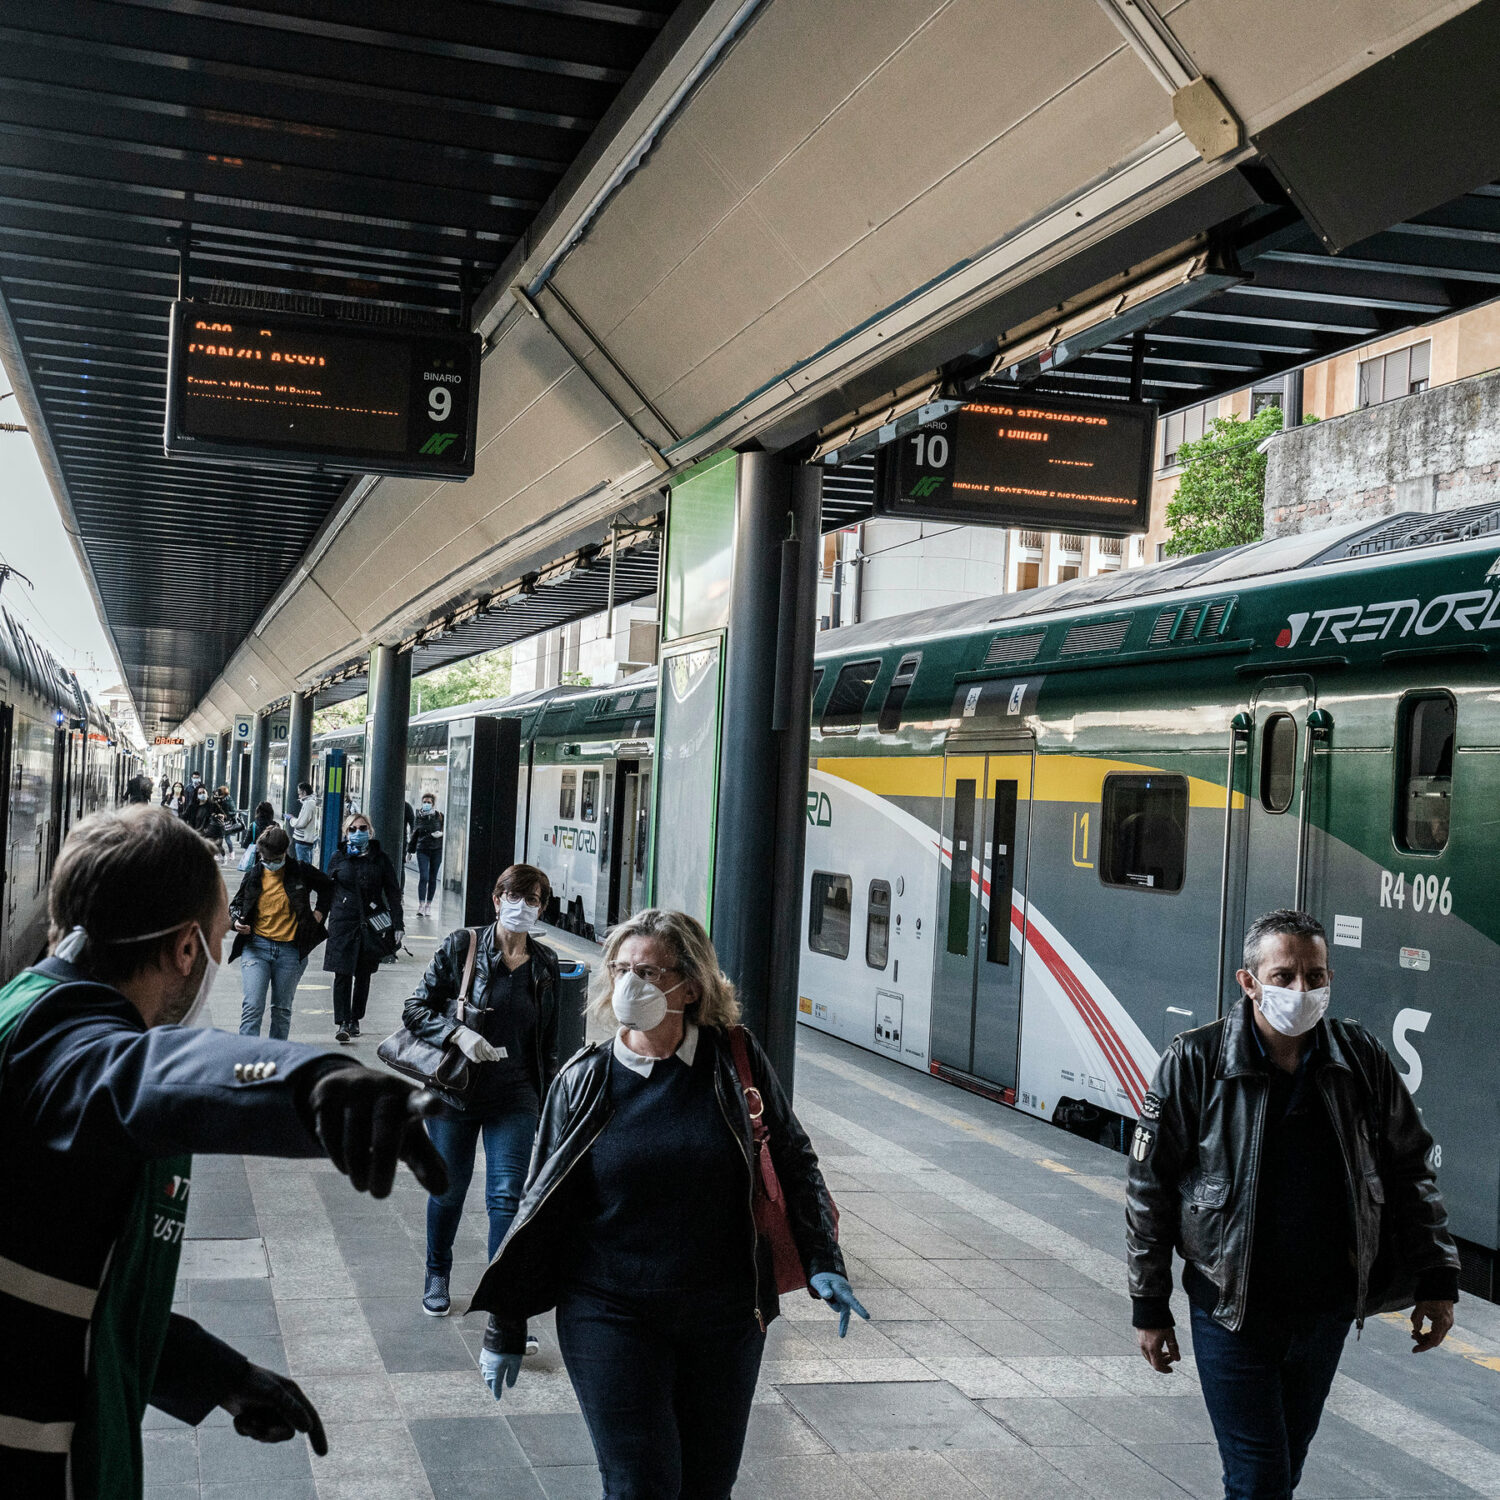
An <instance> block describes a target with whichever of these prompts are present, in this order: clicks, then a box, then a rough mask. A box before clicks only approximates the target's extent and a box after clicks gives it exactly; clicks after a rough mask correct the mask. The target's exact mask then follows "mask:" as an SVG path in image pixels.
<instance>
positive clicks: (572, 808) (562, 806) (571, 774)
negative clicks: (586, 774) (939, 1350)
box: [557, 771, 578, 818]
mask: <svg viewBox="0 0 1500 1500" xmlns="http://www.w3.org/2000/svg"><path fill="white" fill-rule="evenodd" d="M557 815H558V817H560V818H575V817H577V816H578V772H577V771H564V772H563V773H562V789H561V791H559V792H558V794H557Z"/></svg>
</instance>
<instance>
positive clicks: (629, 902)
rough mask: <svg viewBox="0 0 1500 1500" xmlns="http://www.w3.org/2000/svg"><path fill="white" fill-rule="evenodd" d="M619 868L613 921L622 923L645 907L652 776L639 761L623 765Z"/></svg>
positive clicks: (613, 887) (612, 897) (613, 892)
mask: <svg viewBox="0 0 1500 1500" xmlns="http://www.w3.org/2000/svg"><path fill="white" fill-rule="evenodd" d="M618 798H619V808H620V816H619V820H618V830H617V833H616V836H615V860H616V867H615V869H614V870H613V871H611V873H610V904H611V908H612V911H613V913H614V915H613V916H612V918H611V920H612V921H614V922H623V921H624V920H625V919H626V918H627V917H631V916H634V915H635V913H636V912H638V911H639V910H640V909H641V908H642V907H643V906H644V905H645V904H646V844H647V840H648V837H649V835H650V827H651V772H650V771H648V770H643V769H642V768H641V765H640V762H639V761H633V760H626V761H621V762H620V790H619V793H618Z"/></svg>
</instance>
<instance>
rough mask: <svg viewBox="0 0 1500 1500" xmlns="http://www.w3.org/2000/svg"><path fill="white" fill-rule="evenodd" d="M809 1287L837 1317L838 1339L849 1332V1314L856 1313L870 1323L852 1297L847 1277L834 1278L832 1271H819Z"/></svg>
mask: <svg viewBox="0 0 1500 1500" xmlns="http://www.w3.org/2000/svg"><path fill="white" fill-rule="evenodd" d="M810 1285H811V1286H812V1289H813V1291H815V1292H816V1293H817V1294H818V1295H819V1296H820V1297H821V1298H822V1299H823V1300H824V1301H825V1302H826V1303H827V1304H828V1305H829V1306H830V1307H831V1308H832V1309H833V1310H834V1311H835V1312H836V1313H837V1314H838V1315H839V1337H840V1338H843V1337H844V1335H845V1334H847V1333H848V1332H849V1314H850V1313H852V1312H857V1313H858V1314H859V1315H860V1317H862V1318H863V1319H864V1320H865V1322H866V1323H868V1322H869V1321H870V1315H869V1313H867V1312H866V1311H865V1310H864V1308H862V1307H861V1306H860V1305H859V1298H858V1297H856V1296H855V1295H854V1288H853V1287H852V1286H850V1285H849V1281H848V1278H847V1277H844V1276H835V1275H834V1274H833V1272H832V1271H819V1272H818V1274H817V1275H816V1276H814V1277H813V1279H812V1281H811V1283H810Z"/></svg>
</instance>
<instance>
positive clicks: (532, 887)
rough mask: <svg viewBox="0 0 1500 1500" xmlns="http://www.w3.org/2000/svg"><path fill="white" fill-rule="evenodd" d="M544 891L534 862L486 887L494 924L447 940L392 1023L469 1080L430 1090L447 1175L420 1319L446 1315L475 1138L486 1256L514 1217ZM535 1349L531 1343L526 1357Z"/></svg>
mask: <svg viewBox="0 0 1500 1500" xmlns="http://www.w3.org/2000/svg"><path fill="white" fill-rule="evenodd" d="M548 894H549V887H548V884H547V877H546V876H545V875H544V874H543V873H542V872H541V871H540V870H538V869H537V868H536V867H535V866H534V865H512V866H511V867H510V868H509V869H508V870H506V871H505V872H504V873H503V874H502V875H501V876H500V878H499V880H497V881H496V882H495V890H494V895H493V901H494V906H495V921H494V924H493V925H489V926H485V927H481V928H467V927H460V928H459V929H458V931H457V932H453V933H450V934H449V935H448V937H447V939H446V940H445V941H444V942H443V944H442V946H441V947H440V948H439V949H438V950H437V952H436V953H434V954H433V956H432V962H431V964H429V965H428V968H427V973H426V974H425V975H424V976H423V977H422V982H421V983H420V984H419V985H418V986H417V988H416V991H415V993H414V994H413V995H412V997H411V999H410V1000H408V1001H407V1002H406V1008H405V1010H404V1011H403V1012H402V1015H401V1019H402V1021H403V1023H404V1024H405V1025H406V1027H407V1029H408V1030H409V1031H412V1032H414V1033H415V1034H416V1035H417V1036H420V1037H422V1038H424V1039H425V1040H427V1041H430V1042H432V1043H433V1044H434V1045H435V1046H439V1047H442V1046H447V1045H448V1044H450V1043H451V1044H452V1045H453V1046H455V1047H457V1048H458V1049H459V1050H460V1051H461V1052H462V1053H463V1054H464V1056H465V1057H467V1058H468V1059H469V1062H470V1065H471V1074H472V1082H471V1084H470V1086H469V1088H468V1089H467V1090H466V1091H465V1092H464V1093H463V1094H452V1093H448V1092H445V1091H443V1090H436V1092H437V1095H438V1098H439V1099H441V1100H442V1105H443V1107H442V1109H441V1110H440V1111H438V1112H436V1113H434V1114H433V1116H432V1117H431V1118H430V1119H429V1120H428V1122H427V1133H428V1134H429V1135H430V1136H431V1137H432V1143H433V1145H435V1146H436V1147H437V1149H438V1152H439V1154H440V1155H441V1156H442V1158H443V1161H444V1162H445V1163H446V1165H447V1168H448V1191H447V1192H446V1193H444V1194H442V1195H440V1196H438V1197H433V1198H429V1199H428V1200H427V1275H426V1280H425V1282H424V1284H423V1288H422V1311H423V1312H425V1313H427V1314H429V1315H430V1316H431V1317H434V1318H442V1317H446V1316H447V1315H448V1308H449V1297H448V1278H449V1276H450V1275H451V1274H452V1271H453V1240H454V1237H455V1236H456V1235H457V1233H458V1226H459V1221H460V1220H461V1219H462V1218H463V1211H464V1198H465V1196H466V1195H467V1194H468V1191H469V1182H470V1179H471V1178H472V1177H473V1175H474V1152H475V1149H476V1147H477V1146H478V1144H479V1141H480V1139H481V1137H482V1138H483V1140H484V1160H485V1182H484V1206H485V1209H486V1211H487V1212H488V1214H489V1228H490V1258H491V1259H493V1258H494V1255H495V1252H496V1251H497V1250H498V1249H499V1248H500V1241H501V1240H503V1239H504V1238H505V1231H506V1230H507V1229H509V1228H510V1222H511V1220H512V1219H514V1218H515V1216H516V1205H517V1204H518V1203H519V1202H520V1200H521V1189H522V1188H523V1187H524V1186H525V1184H526V1168H527V1166H528V1164H529V1163H530V1161H531V1143H532V1141H533V1140H534V1139H535V1137H536V1122H537V1116H538V1115H539V1114H540V1113H541V1108H542V1100H543V1099H544V1098H545V1097H546V1094H547V1090H548V1088H549V1087H550V1086H551V1083H552V1079H553V1077H554V1076H555V1075H556V1073H557V1015H558V1012H557V1006H558V962H557V954H556V953H554V952H553V951H552V949H551V948H549V947H547V946H546V944H544V943H539V942H538V941H537V940H536V939H535V938H534V937H532V936H531V932H532V929H533V928H534V927H535V926H536V922H537V918H538V916H540V914H541V910H542V907H543V906H545V905H546V902H547V896H548ZM471 947H472V949H473V953H472V958H471V953H470V949H471ZM466 974H467V975H468V976H469V982H468V986H467V989H465V984H464V976H465V975H466ZM534 1349H535V1343H534V1341H532V1342H531V1343H529V1345H528V1347H527V1349H526V1352H527V1353H531V1352H533V1350H534Z"/></svg>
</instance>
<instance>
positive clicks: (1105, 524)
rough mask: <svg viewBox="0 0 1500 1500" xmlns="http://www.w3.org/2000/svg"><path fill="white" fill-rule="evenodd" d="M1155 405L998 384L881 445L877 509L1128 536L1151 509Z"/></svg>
mask: <svg viewBox="0 0 1500 1500" xmlns="http://www.w3.org/2000/svg"><path fill="white" fill-rule="evenodd" d="M1155 418H1156V413H1155V408H1154V407H1151V406H1147V405H1139V404H1134V403H1129V402H1123V401H1085V400H1076V399H1073V398H1071V397H1064V396H1035V395H1031V394H1029V393H1027V392H1024V391H1016V392H1008V391H1006V392H1002V391H997V392H994V393H993V394H988V395H986V398H985V399H984V400H980V401H970V402H968V403H967V404H966V405H964V406H961V407H959V408H958V410H957V411H954V412H951V413H950V414H949V415H948V416H946V417H943V418H941V419H939V420H938V421H935V422H929V423H928V424H927V425H926V426H925V427H921V428H918V430H917V431H916V432H914V433H911V434H910V435H909V436H906V437H904V438H901V439H900V440H899V441H898V442H895V443H892V444H890V445H889V446H887V447H886V448H885V449H883V450H882V454H881V472H880V479H879V485H878V495H879V502H878V503H879V509H880V511H881V512H882V513H883V514H885V515H887V516H892V517H896V516H900V517H904V518H907V519H910V520H935V521H965V522H968V523H970V524H979V525H988V526H1035V527H1039V528H1040V529H1042V530H1045V531H1063V530H1066V531H1086V532H1094V533H1098V534H1102V535H1114V536H1124V535H1126V534H1127V533H1129V532H1133V531H1145V530H1147V528H1148V526H1149V524H1150V513H1151V445H1152V434H1153V431H1154V422H1155Z"/></svg>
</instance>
